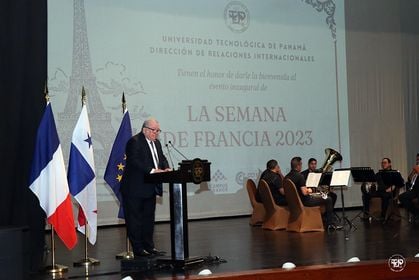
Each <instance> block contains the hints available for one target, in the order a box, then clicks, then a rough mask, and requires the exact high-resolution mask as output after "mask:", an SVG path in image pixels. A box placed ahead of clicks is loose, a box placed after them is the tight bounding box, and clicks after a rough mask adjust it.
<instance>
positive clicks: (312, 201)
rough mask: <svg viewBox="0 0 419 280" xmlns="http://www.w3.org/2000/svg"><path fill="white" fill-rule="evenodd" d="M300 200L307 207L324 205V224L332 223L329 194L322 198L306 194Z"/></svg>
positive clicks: (331, 200) (331, 202) (331, 205)
mask: <svg viewBox="0 0 419 280" xmlns="http://www.w3.org/2000/svg"><path fill="white" fill-rule="evenodd" d="M335 195H336V194H335ZM302 202H303V205H304V206H307V207H313V206H321V205H324V206H325V207H326V224H327V225H330V224H332V223H333V199H332V198H331V197H330V196H327V198H326V199H324V198H322V197H319V196H311V195H306V196H304V199H303V200H302Z"/></svg>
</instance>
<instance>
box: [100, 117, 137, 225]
mask: <svg viewBox="0 0 419 280" xmlns="http://www.w3.org/2000/svg"><path fill="white" fill-rule="evenodd" d="M131 137H132V129H131V120H130V117H129V114H128V111H125V113H124V117H123V118H122V122H121V125H120V127H119V130H118V134H117V135H116V138H115V142H114V143H113V146H112V150H111V155H110V156H109V160H108V164H107V165H106V170H105V175H104V179H105V181H106V183H108V184H109V186H110V187H111V188H112V190H113V192H114V193H115V196H116V197H117V198H118V200H119V204H120V206H119V212H118V218H121V219H124V211H123V209H122V203H121V202H122V196H121V193H120V187H121V180H122V174H123V173H124V168H125V161H126V157H125V146H126V144H127V142H128V140H129V139H130V138H131Z"/></svg>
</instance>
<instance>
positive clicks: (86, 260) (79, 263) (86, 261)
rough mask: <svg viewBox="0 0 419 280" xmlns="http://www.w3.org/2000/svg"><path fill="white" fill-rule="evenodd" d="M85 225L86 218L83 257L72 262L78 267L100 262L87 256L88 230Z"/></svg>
mask: <svg viewBox="0 0 419 280" xmlns="http://www.w3.org/2000/svg"><path fill="white" fill-rule="evenodd" d="M79 211H80V210H79ZM83 215H84V213H83ZM87 225H88V222H87V219H86V224H85V225H84V259H81V260H79V261H77V262H74V263H73V265H74V266H78V267H79V266H86V267H87V266H91V265H98V264H100V261H99V260H97V259H94V258H89V256H88V250H87V243H88V240H87V237H88V234H89V230H88V226H87Z"/></svg>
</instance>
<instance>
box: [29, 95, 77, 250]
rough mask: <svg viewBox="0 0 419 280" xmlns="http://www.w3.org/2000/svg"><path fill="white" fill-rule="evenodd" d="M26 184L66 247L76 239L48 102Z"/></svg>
mask: <svg viewBox="0 0 419 280" xmlns="http://www.w3.org/2000/svg"><path fill="white" fill-rule="evenodd" d="M29 176H30V179H29V188H30V189H31V190H32V192H33V193H34V194H35V195H36V196H37V197H38V200H39V203H40V205H41V208H42V209H43V210H44V211H45V214H46V216H47V220H48V223H49V224H51V225H52V226H53V227H54V230H55V232H56V233H57V235H58V237H60V239H61V240H62V241H63V242H64V244H65V246H66V247H67V248H68V249H72V248H74V246H75V245H76V243H77V236H76V230H75V226H74V217H73V210H72V204H71V198H70V192H69V187H68V182H67V179H66V171H65V165H64V158H63V153H62V150H61V144H60V140H59V138H58V134H57V128H56V126H55V121H54V115H53V113H52V108H51V104H50V103H48V104H47V106H46V108H45V112H44V115H43V117H42V119H41V123H40V125H39V128H38V132H37V136H36V144H35V152H34V156H33V162H32V167H31V172H30V175H29Z"/></svg>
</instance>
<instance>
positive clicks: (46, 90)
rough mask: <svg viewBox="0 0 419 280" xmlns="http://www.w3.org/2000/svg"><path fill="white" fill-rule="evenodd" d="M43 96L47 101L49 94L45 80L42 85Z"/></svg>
mask: <svg viewBox="0 0 419 280" xmlns="http://www.w3.org/2000/svg"><path fill="white" fill-rule="evenodd" d="M44 96H45V101H46V102H47V103H48V102H49V94H48V85H47V81H45V85H44Z"/></svg>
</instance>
